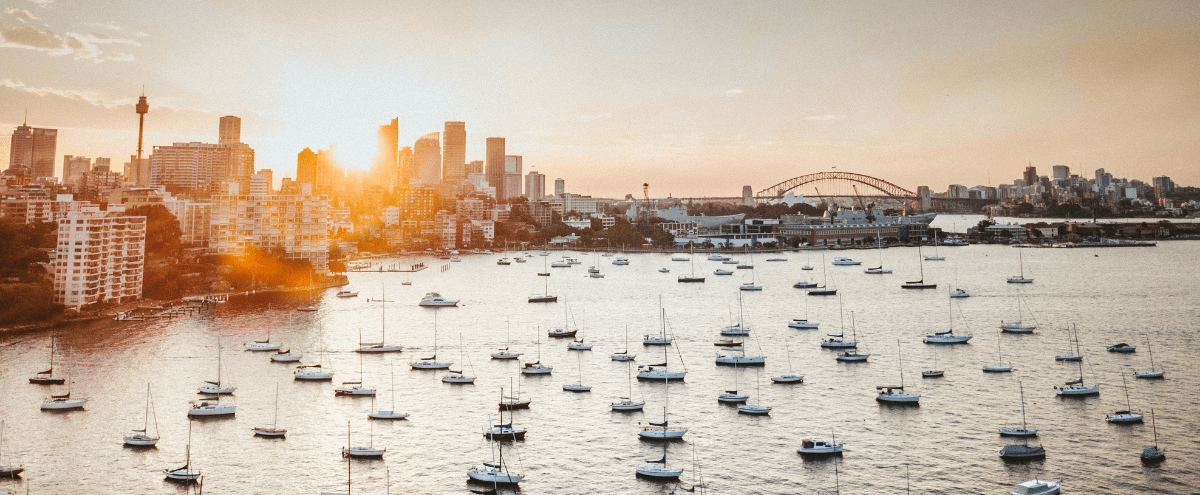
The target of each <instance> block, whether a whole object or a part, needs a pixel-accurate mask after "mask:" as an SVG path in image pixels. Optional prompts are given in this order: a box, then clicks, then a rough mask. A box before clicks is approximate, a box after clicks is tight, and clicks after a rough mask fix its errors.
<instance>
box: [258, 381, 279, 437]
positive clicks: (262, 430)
mask: <svg viewBox="0 0 1200 495" xmlns="http://www.w3.org/2000/svg"><path fill="white" fill-rule="evenodd" d="M252 431H254V435H255V436H260V437H282V436H284V435H287V428H280V427H279V384H278V383H276V384H275V416H274V419H272V420H271V426H259V427H257V428H254V429H253V430H252Z"/></svg>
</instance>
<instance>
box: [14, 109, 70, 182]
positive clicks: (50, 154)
mask: <svg viewBox="0 0 1200 495" xmlns="http://www.w3.org/2000/svg"><path fill="white" fill-rule="evenodd" d="M57 149H58V129H43V128H40V127H30V126H29V122H28V121H27V122H25V123H24V124H22V125H19V126H17V128H16V130H14V131H13V133H12V142H11V144H10V146H9V149H8V169H7V170H5V172H4V173H5V175H15V176H21V177H24V179H23V180H22V181H23V182H30V181H32V180H33V179H35V178H38V177H54V157H55V156H57V155H56V151H57Z"/></svg>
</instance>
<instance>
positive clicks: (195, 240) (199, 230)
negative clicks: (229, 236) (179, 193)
mask: <svg viewBox="0 0 1200 495" xmlns="http://www.w3.org/2000/svg"><path fill="white" fill-rule="evenodd" d="M162 199H163V200H162V205H163V206H164V207H166V208H167V211H169V212H171V214H172V215H175V220H177V221H178V222H179V231H180V235H179V242H180V243H182V244H183V245H184V246H207V245H208V242H209V240H210V232H211V230H212V203H210V202H208V201H192V200H188V199H180V198H174V197H171V194H170V193H166V197H164V198H162Z"/></svg>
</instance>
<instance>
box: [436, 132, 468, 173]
mask: <svg viewBox="0 0 1200 495" xmlns="http://www.w3.org/2000/svg"><path fill="white" fill-rule="evenodd" d="M442 131H443V133H444V134H442V182H446V183H450V184H457V183H459V182H462V181H463V179H466V178H467V170H466V167H467V124H466V122H446V123H445V126H444V127H443V129H442Z"/></svg>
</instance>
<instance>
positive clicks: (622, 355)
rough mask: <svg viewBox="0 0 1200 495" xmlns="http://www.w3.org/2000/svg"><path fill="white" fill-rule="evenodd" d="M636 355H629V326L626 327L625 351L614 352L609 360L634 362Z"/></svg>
mask: <svg viewBox="0 0 1200 495" xmlns="http://www.w3.org/2000/svg"><path fill="white" fill-rule="evenodd" d="M634 357H635V355H633V354H630V353H629V325H625V350H623V351H621V352H614V353H613V354H612V355H611V356H609V358H611V359H612V360H613V361H633V358H634Z"/></svg>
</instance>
